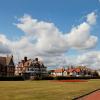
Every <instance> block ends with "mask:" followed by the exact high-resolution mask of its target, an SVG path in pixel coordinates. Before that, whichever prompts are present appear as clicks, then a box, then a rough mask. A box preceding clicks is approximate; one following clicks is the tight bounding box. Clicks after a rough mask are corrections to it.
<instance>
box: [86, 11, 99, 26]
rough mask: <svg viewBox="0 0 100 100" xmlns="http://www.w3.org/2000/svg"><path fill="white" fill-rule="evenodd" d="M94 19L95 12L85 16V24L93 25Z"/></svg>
mask: <svg viewBox="0 0 100 100" xmlns="http://www.w3.org/2000/svg"><path fill="white" fill-rule="evenodd" d="M96 17H97V15H96V14H95V12H92V13H90V14H88V15H87V22H88V23H89V24H92V25H93V24H95V23H96Z"/></svg>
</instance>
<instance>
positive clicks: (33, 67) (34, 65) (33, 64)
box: [15, 57, 47, 78]
mask: <svg viewBox="0 0 100 100" xmlns="http://www.w3.org/2000/svg"><path fill="white" fill-rule="evenodd" d="M46 69H47V68H46V67H45V66H44V64H43V63H42V62H41V61H38V58H36V59H35V60H32V59H27V57H24V60H22V61H21V62H19V63H18V64H17V66H16V71H15V74H16V75H21V76H26V77H29V78H30V77H32V76H33V77H40V76H46V75H47V70H46Z"/></svg>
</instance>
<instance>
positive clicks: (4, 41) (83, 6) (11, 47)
mask: <svg viewBox="0 0 100 100" xmlns="http://www.w3.org/2000/svg"><path fill="white" fill-rule="evenodd" d="M99 27H100V0H85V1H84V0H9V1H7V0H0V55H2V56H5V55H11V54H13V55H14V59H15V62H17V61H19V60H20V59H23V57H24V56H27V57H28V58H35V57H39V58H40V59H41V60H42V61H43V62H44V63H45V65H46V66H48V67H49V68H51V69H52V68H56V67H60V66H67V65H86V66H88V67H91V68H94V69H95V68H100V45H99V42H100V28H99Z"/></svg>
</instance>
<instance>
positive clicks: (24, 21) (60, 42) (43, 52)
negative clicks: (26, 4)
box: [0, 12, 98, 66]
mask: <svg viewBox="0 0 100 100" xmlns="http://www.w3.org/2000/svg"><path fill="white" fill-rule="evenodd" d="M96 18H97V15H96V13H95V12H92V13H90V14H88V15H87V17H86V21H84V22H83V23H81V24H80V25H77V26H75V27H73V28H72V29H71V30H70V32H69V33H63V32H61V31H60V30H59V29H58V28H57V27H56V26H55V24H54V23H51V22H46V21H39V20H38V19H34V18H32V17H31V16H30V15H24V16H23V17H21V18H20V19H18V23H17V24H15V25H16V26H17V28H19V29H20V30H22V31H23V32H24V33H25V34H24V35H23V36H22V37H20V39H19V40H16V41H13V42H12V41H10V40H8V39H7V38H6V37H3V38H2V36H1V35H0V41H1V42H2V43H3V44H5V45H8V46H9V47H10V48H11V49H12V48H14V49H15V50H13V51H12V52H13V53H14V55H16V57H18V56H19V55H20V56H19V58H21V59H22V58H23V57H24V56H28V57H30V58H33V57H34V56H35V57H36V56H39V57H40V58H41V59H43V60H44V62H45V63H46V64H47V65H48V66H53V65H55V66H56V65H59V64H61V62H63V63H65V64H66V62H67V63H69V64H70V63H72V62H71V61H70V59H72V58H66V56H65V53H66V52H67V51H68V50H70V49H76V50H85V49H90V48H93V47H94V46H96V43H97V41H98V38H97V37H96V36H93V35H92V34H91V28H92V25H94V24H95V23H96ZM4 42H5V43H4ZM6 47H7V46H6ZM2 48H4V47H2ZM1 50H2V49H1ZM8 51H9V50H8Z"/></svg>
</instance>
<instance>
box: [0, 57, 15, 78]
mask: <svg viewBox="0 0 100 100" xmlns="http://www.w3.org/2000/svg"><path fill="white" fill-rule="evenodd" d="M14 73H15V65H14V62H13V56H7V57H0V76H1V77H3V76H4V77H5V76H7V77H12V76H14Z"/></svg>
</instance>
